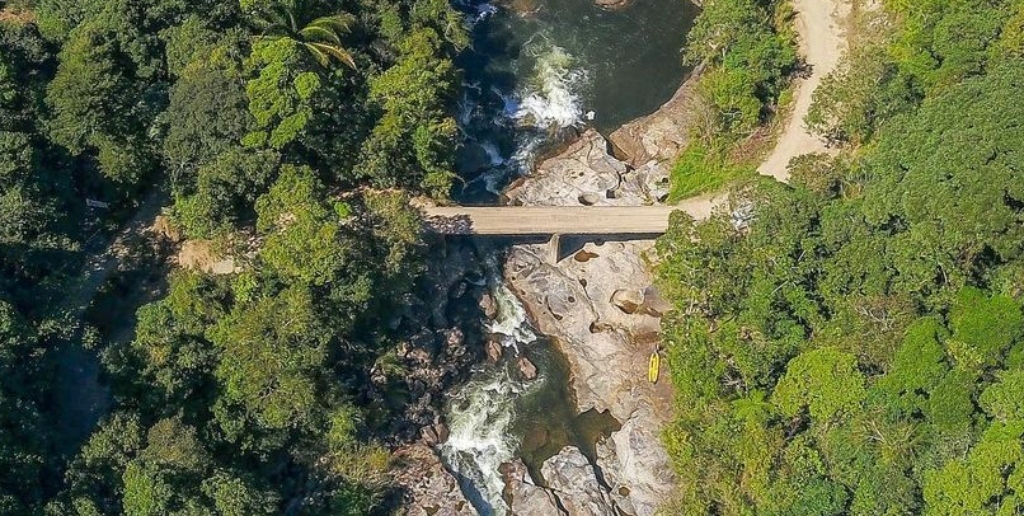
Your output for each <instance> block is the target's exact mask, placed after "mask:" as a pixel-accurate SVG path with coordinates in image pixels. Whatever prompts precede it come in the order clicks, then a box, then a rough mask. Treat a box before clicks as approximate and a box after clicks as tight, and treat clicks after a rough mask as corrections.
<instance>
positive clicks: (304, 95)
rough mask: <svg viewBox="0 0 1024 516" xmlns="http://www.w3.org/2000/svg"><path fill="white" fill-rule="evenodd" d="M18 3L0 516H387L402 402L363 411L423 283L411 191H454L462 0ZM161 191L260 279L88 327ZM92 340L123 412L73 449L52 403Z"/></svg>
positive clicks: (161, 296)
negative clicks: (105, 267)
mask: <svg viewBox="0 0 1024 516" xmlns="http://www.w3.org/2000/svg"><path fill="white" fill-rule="evenodd" d="M3 9H4V10H3V16H2V18H0V426H2V428H3V429H4V430H3V432H0V450H2V453H0V465H2V466H3V467H2V468H0V513H3V514H54V515H57V514H60V515H69V514H80V515H95V514H127V515H138V516H141V515H168V514H223V515H239V516H241V515H252V514H279V513H293V514H294V513H303V514H328V513H329V514H352V515H364V514H371V513H374V512H383V511H386V510H387V507H386V505H387V504H386V503H385V502H389V500H388V499H387V496H386V493H387V489H388V488H389V485H388V482H387V477H386V474H385V473H386V469H387V467H388V454H387V452H386V450H385V448H384V447H383V446H382V445H381V443H380V442H379V440H378V439H377V438H376V435H377V433H378V430H379V429H378V428H375V427H374V425H386V424H387V421H388V417H389V414H388V410H389V408H388V407H381V406H373V405H372V403H370V402H368V401H367V400H366V399H362V398H360V395H361V393H362V392H363V391H364V390H365V386H366V384H368V382H367V381H366V376H367V375H368V374H369V370H370V369H371V368H372V367H373V365H374V364H375V363H376V361H377V360H378V359H379V358H380V357H382V356H384V355H386V354H387V353H388V352H389V351H390V349H391V347H392V346H393V342H391V341H390V340H389V338H388V332H387V328H385V325H386V323H387V322H389V321H388V320H387V318H388V317H389V314H390V313H392V310H391V308H392V307H393V306H394V304H395V303H396V301H399V300H401V299H403V296H404V295H405V294H406V293H407V292H408V291H409V289H410V288H411V287H412V285H413V282H414V280H415V279H416V278H417V277H418V275H419V273H420V271H421V270H422V268H423V264H422V258H423V253H422V248H423V245H422V242H421V241H420V234H419V233H420V232H419V218H418V215H417V214H416V212H415V211H413V210H412V208H410V207H409V204H408V202H407V201H408V197H409V196H410V195H420V194H426V195H432V196H434V197H437V198H440V199H443V198H445V197H446V196H447V195H448V191H449V189H450V187H451V185H452V181H453V178H454V174H453V172H452V160H453V158H452V156H453V152H454V147H455V140H454V139H455V136H456V134H455V122H454V120H453V119H452V118H451V116H450V115H449V113H451V112H453V109H452V107H453V102H454V96H455V94H456V93H457V92H456V86H457V85H458V84H459V83H460V75H459V72H458V70H457V69H456V67H455V66H454V65H453V62H452V58H453V57H454V56H455V54H456V53H457V52H459V51H460V50H461V49H462V48H464V47H465V45H466V44H467V41H468V39H467V38H468V36H467V34H466V33H465V29H464V24H463V23H462V21H461V17H460V15H459V14H458V13H457V12H455V11H454V10H453V9H452V8H451V7H450V6H449V4H448V3H447V2H445V1H444V0H408V1H406V0H399V1H376V0H351V1H348V0H346V1H341V0H240V1H239V0H236V1H221V0H200V1H191V0H189V1H185V0H81V1H79V0H74V1H72V0H21V1H18V2H10V3H8V4H7V5H5V6H4V7H3ZM164 198H169V202H168V203H167V204H169V205H171V209H170V211H169V212H168V215H169V221H170V224H171V225H172V226H173V227H174V228H175V230H176V231H180V232H181V233H182V237H183V238H187V239H204V240H203V241H208V242H213V244H211V245H216V246H221V247H222V248H224V247H227V248H228V251H229V252H231V253H235V254H236V255H237V256H244V257H245V258H244V259H245V260H246V266H245V267H244V268H241V270H240V272H238V273H236V274H230V275H221V276H216V275H212V274H206V273H201V272H196V271H187V270H177V271H174V272H172V273H171V274H170V275H169V277H167V278H166V279H161V280H160V281H158V282H157V283H158V286H157V287H155V291H156V292H157V294H156V295H155V296H154V298H153V299H150V300H148V302H141V303H140V304H142V307H141V308H140V309H139V310H138V312H137V313H135V314H134V315H132V314H128V315H127V318H128V319H130V320H132V321H133V324H134V327H133V328H131V329H130V330H129V332H128V335H129V337H128V338H124V336H123V335H122V336H120V337H119V336H118V335H119V334H118V332H117V331H116V328H110V327H105V326H104V325H103V324H99V323H97V324H98V325H93V326H86V327H84V328H83V327H82V326H80V325H79V324H78V322H77V319H78V318H79V316H80V315H82V313H81V312H82V311H84V312H85V316H86V318H87V319H88V318H89V317H92V316H96V315H97V314H98V315H103V311H104V310H106V309H109V310H115V308H113V306H114V301H111V300H110V299H113V298H110V297H109V296H110V295H109V294H107V292H109V289H111V288H116V287H117V285H116V284H114V285H113V286H103V287H101V288H100V289H99V291H100V293H99V297H100V298H103V296H108V298H107V299H108V300H106V301H104V300H103V299H100V301H95V302H93V303H92V305H90V304H89V300H90V299H91V298H92V296H89V297H85V296H83V295H82V294H81V293H82V292H86V291H87V289H86V286H82V285H80V283H81V279H82V278H80V277H78V275H79V271H81V270H82V267H83V266H84V265H86V264H84V263H83V261H84V260H85V259H86V257H88V256H89V255H90V253H95V252H96V251H97V249H102V248H103V246H104V245H106V243H107V242H108V241H109V240H110V239H111V238H113V237H114V234H113V233H114V231H115V230H116V229H117V228H118V227H119V226H120V225H122V224H124V223H126V222H130V220H131V218H132V216H133V214H135V213H136V212H138V213H142V212H145V210H146V207H147V206H150V205H155V204H156V203H161V202H164V201H163V200H162V199H164ZM86 199H88V200H90V204H89V205H86V203H85V200H86ZM97 206H98V207H100V208H96V207H97ZM143 284H144V283H142V282H139V283H138V284H137V286H136V288H135V289H134V290H135V291H143V290H145V289H146V288H145V287H143V286H141V285H143ZM94 290H95V289H94ZM133 295H134V296H135V298H139V297H142V298H145V296H146V295H148V294H147V293H145V292H139V293H137V294H133ZM127 297H128V298H129V300H128V301H122V302H123V303H125V304H129V303H130V302H133V301H130V299H132V298H131V297H130V296H127ZM97 303H100V304H99V305H97ZM103 303H106V304H105V305H104V304H103ZM80 305H82V306H80ZM97 306H99V308H97ZM100 319H102V317H101V318H100ZM90 321H91V319H90ZM101 322H102V320H101ZM122 333H123V332H122ZM82 346H85V347H88V348H91V349H92V350H94V351H95V352H98V353H99V355H100V357H101V364H100V366H101V368H102V371H101V372H102V375H103V377H104V379H105V381H106V382H107V383H108V384H109V389H110V396H111V397H112V399H111V400H110V410H109V412H108V413H106V415H104V416H103V417H102V419H101V420H100V421H99V424H98V426H97V427H96V428H95V429H91V426H86V428H85V433H84V435H79V434H81V431H69V430H68V429H67V427H69V426H71V425H72V423H69V422H67V421H63V416H64V415H65V414H64V412H62V410H61V409H60V406H61V401H60V397H61V395H60V392H59V391H61V389H62V388H61V387H59V386H60V385H64V384H66V383H68V382H71V381H73V380H69V379H66V374H67V370H68V369H67V365H66V364H65V361H66V359H67V358H66V357H67V356H68V355H67V354H68V353H73V351H69V350H74V349H81V347H82ZM70 388H75V387H73V386H72V387H70Z"/></svg>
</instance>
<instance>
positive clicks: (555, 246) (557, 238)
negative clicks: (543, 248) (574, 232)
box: [548, 233, 562, 265]
mask: <svg viewBox="0 0 1024 516" xmlns="http://www.w3.org/2000/svg"><path fill="white" fill-rule="evenodd" d="M561 250H562V235H559V234H558V233H555V234H553V235H551V240H548V263H550V264H551V265H555V264H557V263H558V261H559V260H560V259H561V258H562V253H561Z"/></svg>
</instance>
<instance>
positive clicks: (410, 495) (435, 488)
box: [394, 445, 477, 516]
mask: <svg viewBox="0 0 1024 516" xmlns="http://www.w3.org/2000/svg"><path fill="white" fill-rule="evenodd" d="M395 463H396V464H398V466H397V468H396V470H395V477H394V478H395V482H396V483H397V484H398V486H399V487H400V488H401V489H402V491H403V492H404V495H405V503H404V504H403V507H404V509H405V511H406V514H407V515H408V516H476V515H477V512H476V509H474V508H473V505H472V504H470V503H469V500H466V497H465V496H464V495H463V494H462V490H461V489H460V488H459V483H458V481H457V480H456V479H455V477H454V476H452V474H451V473H449V472H448V470H446V469H444V467H443V466H442V465H441V461H440V459H438V457H437V455H435V454H434V452H433V451H432V450H431V449H430V448H428V447H426V446H423V445H412V446H408V447H406V448H403V449H400V450H398V451H397V452H395Z"/></svg>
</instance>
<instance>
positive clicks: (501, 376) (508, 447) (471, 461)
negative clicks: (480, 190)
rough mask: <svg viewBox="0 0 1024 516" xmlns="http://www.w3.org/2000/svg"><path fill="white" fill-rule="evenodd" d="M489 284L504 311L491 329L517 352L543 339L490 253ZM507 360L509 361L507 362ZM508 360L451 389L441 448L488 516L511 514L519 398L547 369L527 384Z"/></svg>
mask: <svg viewBox="0 0 1024 516" xmlns="http://www.w3.org/2000/svg"><path fill="white" fill-rule="evenodd" d="M485 264H486V266H487V267H488V269H490V271H491V274H490V276H489V277H488V280H487V285H488V289H489V290H490V292H491V295H492V296H494V299H495V301H496V303H497V305H498V314H497V316H496V317H495V319H494V320H493V321H491V322H490V323H488V324H487V329H488V331H489V332H491V333H493V334H495V335H497V336H498V337H499V338H500V340H501V343H502V345H503V346H504V347H506V348H507V349H510V350H512V352H513V353H518V352H519V349H520V347H521V346H527V345H529V344H531V343H533V342H534V341H536V340H537V334H536V333H535V332H534V330H533V328H532V327H531V326H530V322H529V317H528V316H527V313H526V308H524V307H523V305H522V303H520V302H519V300H518V299H517V298H516V297H515V295H514V294H513V293H512V291H510V290H509V289H508V287H506V286H505V285H504V284H503V283H502V281H501V276H500V274H498V272H497V264H496V260H495V259H494V257H493V256H488V257H487V258H486V260H485ZM502 366H504V367H502ZM510 369H511V367H510V366H509V364H508V363H504V364H501V366H499V367H490V368H487V369H485V370H483V371H480V372H478V373H477V375H476V376H475V377H474V378H473V379H472V380H470V381H469V382H468V383H466V384H465V385H463V386H462V387H461V388H459V389H458V390H456V391H454V392H453V393H451V394H450V396H451V397H450V399H449V400H448V403H447V406H446V412H445V417H446V419H447V422H448V430H449V436H448V440H447V441H445V442H444V443H443V444H441V446H440V448H439V451H440V453H441V458H442V459H443V460H444V462H445V464H446V465H447V466H448V468H449V469H451V470H452V471H453V472H455V473H456V475H457V476H458V477H459V478H460V484H461V485H462V489H463V492H464V493H465V494H466V495H467V497H468V498H469V499H470V500H471V501H472V502H473V505H474V506H475V507H476V508H477V510H478V511H479V512H480V513H481V514H482V515H484V516H489V515H495V516H497V515H503V514H506V513H507V511H508V508H507V507H506V504H505V501H504V499H503V498H502V496H501V495H502V491H503V489H504V482H503V481H502V478H501V473H500V471H499V468H500V466H501V465H502V464H503V463H506V462H509V461H510V460H512V459H513V458H514V457H515V452H516V450H517V449H518V447H519V442H518V440H517V439H516V438H515V436H514V435H513V433H512V432H511V426H512V422H513V421H514V420H515V406H516V402H517V401H518V400H519V399H521V398H522V396H523V395H524V394H526V393H527V392H528V391H530V390H533V389H538V388H541V386H542V385H543V382H544V381H545V379H544V377H543V375H542V376H541V377H540V378H538V379H536V380H535V381H533V382H531V383H530V384H524V383H523V382H522V381H520V380H518V379H516V378H513V377H512V374H511V372H510Z"/></svg>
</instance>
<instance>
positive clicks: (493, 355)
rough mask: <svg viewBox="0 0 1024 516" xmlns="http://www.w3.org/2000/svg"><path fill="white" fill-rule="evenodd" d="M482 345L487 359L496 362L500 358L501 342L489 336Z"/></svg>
mask: <svg viewBox="0 0 1024 516" xmlns="http://www.w3.org/2000/svg"><path fill="white" fill-rule="evenodd" d="M484 346H485V352H486V353H487V360H489V361H490V362H491V363H492V364H494V363H497V362H498V360H501V354H502V348H503V347H504V346H502V345H501V342H499V341H498V340H497V339H495V338H493V337H491V338H488V339H487V343H486V344H484Z"/></svg>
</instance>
